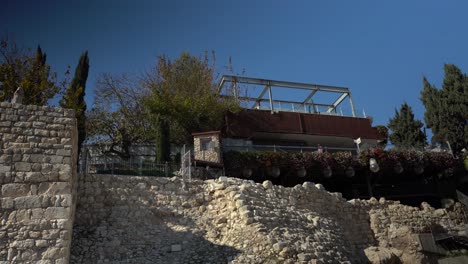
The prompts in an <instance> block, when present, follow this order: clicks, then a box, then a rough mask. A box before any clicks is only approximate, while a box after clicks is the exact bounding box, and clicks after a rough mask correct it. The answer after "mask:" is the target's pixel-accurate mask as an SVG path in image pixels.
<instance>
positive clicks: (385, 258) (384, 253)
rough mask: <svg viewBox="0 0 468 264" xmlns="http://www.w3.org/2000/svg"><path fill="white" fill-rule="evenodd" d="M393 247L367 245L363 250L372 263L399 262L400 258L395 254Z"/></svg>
mask: <svg viewBox="0 0 468 264" xmlns="http://www.w3.org/2000/svg"><path fill="white" fill-rule="evenodd" d="M395 253H397V254H398V252H395V251H394V250H393V249H389V248H382V247H368V248H366V249H365V250H364V254H365V255H366V257H367V258H368V259H369V261H370V263H372V264H400V263H401V260H400V258H399V257H398V256H397V254H395Z"/></svg>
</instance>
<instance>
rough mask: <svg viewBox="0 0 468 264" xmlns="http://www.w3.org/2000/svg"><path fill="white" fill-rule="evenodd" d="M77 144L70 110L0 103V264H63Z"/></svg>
mask: <svg viewBox="0 0 468 264" xmlns="http://www.w3.org/2000/svg"><path fill="white" fill-rule="evenodd" d="M76 145H77V131H76V120H75V115H74V112H73V111H72V110H66V109H59V108H51V107H38V106H25V105H20V104H10V103H0V185H1V186H0V263H51V264H52V263H68V258H69V251H70V244H71V234H72V226H73V214H74V190H75V188H76V184H75V182H76V173H75V171H76V158H77V157H76V155H77V153H76V151H77V148H76Z"/></svg>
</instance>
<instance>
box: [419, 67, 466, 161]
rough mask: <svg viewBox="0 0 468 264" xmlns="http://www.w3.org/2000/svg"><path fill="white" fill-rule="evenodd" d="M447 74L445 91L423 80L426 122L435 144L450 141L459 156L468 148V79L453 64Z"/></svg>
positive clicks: (422, 97)
mask: <svg viewBox="0 0 468 264" xmlns="http://www.w3.org/2000/svg"><path fill="white" fill-rule="evenodd" d="M444 71H445V76H444V81H443V83H442V89H437V88H436V87H435V86H434V85H431V84H430V83H429V82H428V80H427V79H426V78H425V77H424V78H423V89H422V91H421V101H422V102H423V104H424V106H425V108H426V112H425V113H424V120H425V122H426V125H427V127H428V128H430V129H431V130H432V132H433V134H434V136H433V138H432V141H433V143H435V142H439V143H446V142H447V141H448V142H449V143H450V145H451V147H452V149H453V151H454V153H456V154H459V153H460V152H461V150H462V149H463V148H465V147H466V146H468V126H467V123H468V121H467V120H468V77H467V75H466V74H463V73H462V72H461V70H460V69H459V68H458V67H457V66H455V65H453V64H445V65H444Z"/></svg>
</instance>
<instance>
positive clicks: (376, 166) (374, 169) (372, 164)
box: [369, 158, 380, 173]
mask: <svg viewBox="0 0 468 264" xmlns="http://www.w3.org/2000/svg"><path fill="white" fill-rule="evenodd" d="M369 169H370V170H371V171H372V172H374V173H375V172H378V171H379V170H380V167H379V164H378V163H377V161H376V160H375V159H374V158H371V159H369Z"/></svg>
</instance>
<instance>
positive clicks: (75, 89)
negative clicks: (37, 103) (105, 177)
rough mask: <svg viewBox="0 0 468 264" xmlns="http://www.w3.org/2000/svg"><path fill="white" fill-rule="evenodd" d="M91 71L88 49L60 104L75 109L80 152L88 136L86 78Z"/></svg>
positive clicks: (82, 56)
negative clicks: (85, 98) (85, 97)
mask: <svg viewBox="0 0 468 264" xmlns="http://www.w3.org/2000/svg"><path fill="white" fill-rule="evenodd" d="M88 72H89V58H88V51H85V52H84V53H83V54H82V55H81V56H80V60H79V62H78V65H77V66H76V70H75V76H74V77H73V79H72V81H71V83H70V85H69V86H68V89H67V90H66V92H65V95H64V96H63V98H62V100H60V102H59V104H60V106H61V107H63V108H68V109H73V110H75V115H76V119H77V123H78V154H79V153H80V151H81V145H82V143H83V141H84V140H85V138H86V115H85V111H86V102H85V100H84V96H85V90H86V80H87V79H88Z"/></svg>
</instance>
